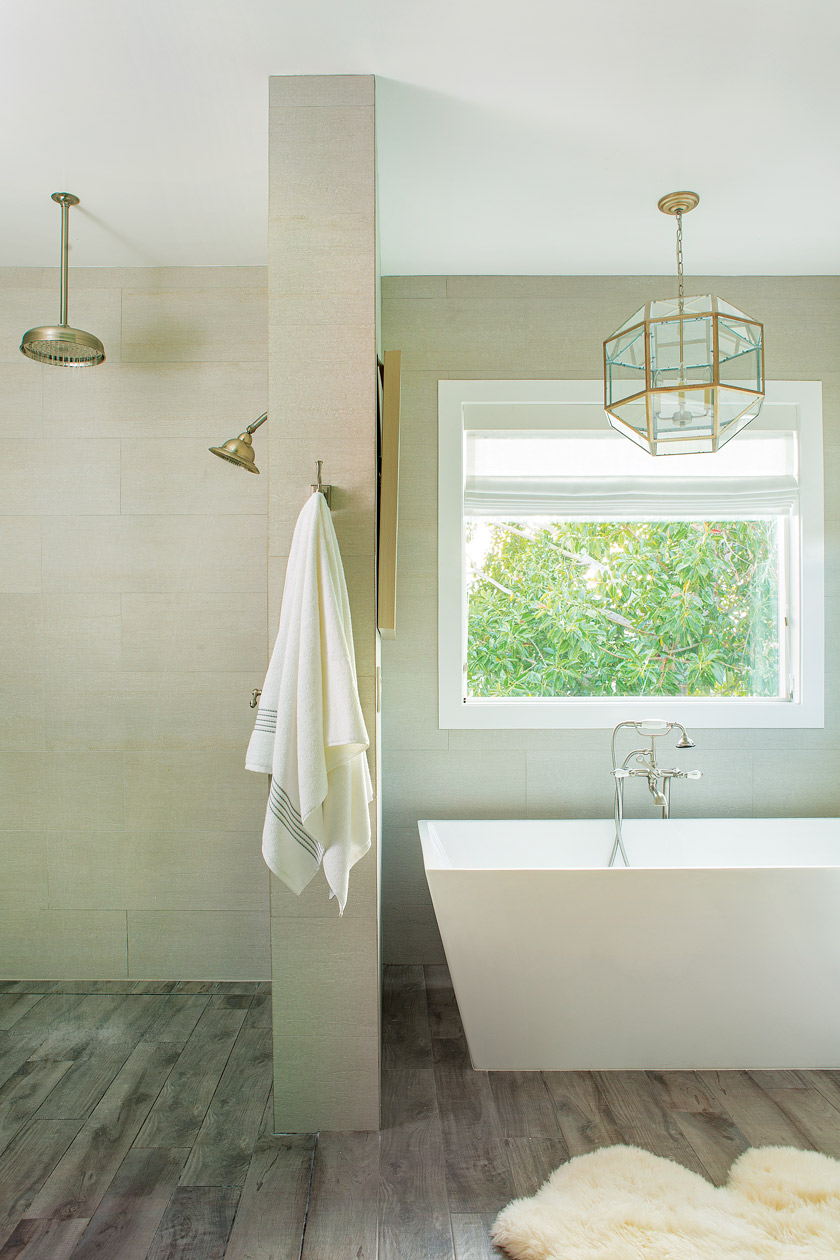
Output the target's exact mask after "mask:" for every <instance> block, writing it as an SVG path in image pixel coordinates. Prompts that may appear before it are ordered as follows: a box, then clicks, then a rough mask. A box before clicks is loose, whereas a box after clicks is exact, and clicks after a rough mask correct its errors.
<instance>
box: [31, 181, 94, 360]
mask: <svg viewBox="0 0 840 1260" xmlns="http://www.w3.org/2000/svg"><path fill="white" fill-rule="evenodd" d="M51 196H52V199H53V201H57V202H58V204H59V205H60V206H61V314H60V315H59V318H58V323H57V324H50V325H46V326H43V327H41V328H30V329H29V331H28V332H25V333H24V334H23V338H22V340H21V343H20V352H21V354H25V355H26V357H27V359H34V360H35V362H36V363H50V364H53V365H54V366H56V367H97V366H98V365H99V364H100V363H104V362H105V347H104V346H103V345H102V342H101V341H100V340H99V338H98V337H94V335H93V333H89V332H85V331H84V329H82V328H71V327H70V325H69V324H68V323H67V262H68V255H69V253H70V227H69V217H70V207H71V206H77V205H78V204H79V198H78V197H76V196H75V195H74V194H73V193H68V192H54V193H52V194H51Z"/></svg>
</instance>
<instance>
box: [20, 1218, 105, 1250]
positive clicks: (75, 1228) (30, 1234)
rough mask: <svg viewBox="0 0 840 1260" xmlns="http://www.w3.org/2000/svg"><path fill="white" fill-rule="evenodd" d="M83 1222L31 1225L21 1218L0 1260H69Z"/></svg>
mask: <svg viewBox="0 0 840 1260" xmlns="http://www.w3.org/2000/svg"><path fill="white" fill-rule="evenodd" d="M87 1224H88V1223H87V1221H84V1220H81V1221H80V1220H70V1221H53V1220H49V1219H47V1220H38V1221H33V1220H30V1219H28V1218H26V1217H25V1218H24V1219H23V1220H22V1221H20V1222H19V1224H18V1225H17V1227H16V1228H15V1230H14V1233H13V1234H12V1235H11V1236H10V1237H9V1239H8V1240H7V1242H6V1245H5V1246H4V1247H0V1260H70V1256H71V1255H72V1253H73V1250H74V1248H75V1246H76V1243H77V1242H78V1241H79V1239H80V1238H81V1236H82V1234H83V1233H84V1232H85V1229H86V1228H87Z"/></svg>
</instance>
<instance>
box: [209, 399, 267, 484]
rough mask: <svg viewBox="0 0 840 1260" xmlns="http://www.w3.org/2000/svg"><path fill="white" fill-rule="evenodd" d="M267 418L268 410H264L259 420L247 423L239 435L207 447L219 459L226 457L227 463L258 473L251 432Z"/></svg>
mask: <svg viewBox="0 0 840 1260" xmlns="http://www.w3.org/2000/svg"><path fill="white" fill-rule="evenodd" d="M267 419H268V412H267V411H264V412H263V414H262V415H261V416H260V418H259V420H255V421H254V423H253V424H249V425H248V428H247V429H246V430H245V432H244V433H240V434H239V437H235V438H231V439H230V441H228V442H225V444H224V446H211V447H208V449H209V450H210V451H212V452H213V454H214V455H218V457H219V459H226V460H227V461H228V463H229V464H236V466H237V468H244V469H246V471H247V472H252V473H259V471H260V470H259V468H257V465H256V461H255V459H254V447H253V444H252V442H251V434H252V433H253V432H254V430H255V429H258V428H259V427H260V425H261V424H265V422H266V420H267Z"/></svg>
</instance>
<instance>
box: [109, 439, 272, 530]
mask: <svg viewBox="0 0 840 1260" xmlns="http://www.w3.org/2000/svg"><path fill="white" fill-rule="evenodd" d="M253 419H254V420H256V419H257V417H256V416H254V417H253ZM228 423H230V424H232V423H233V420H230V421H229V422H228ZM250 423H251V421H250V420H243V421H242V423H241V429H244V428H245V426H246V424H250ZM238 431H241V430H238ZM219 432H220V436H218V437H217V438H215V439H214V440H213V441H212V445H213V446H220V445H221V444H222V443H223V442H226V441H227V440H228V438H230V437H235V436H236V434H235V433H234V432H233V429H231V431H230V433H228V434H227V437H222V436H221V431H219ZM257 441H259V439H258V438H257ZM120 446H121V448H122V479H121V504H122V507H121V511H122V513H123V514H124V515H126V516H128V515H131V514H132V513H133V514H135V515H144V516H177V515H195V516H207V515H212V514H213V513H214V512H216V511H218V509H219V506H220V505H221V504H224V509H225V510H224V518H225V519H226V518H227V517H229V516H233V515H238V514H245V515H249V514H250V515H252V516H253V515H254V514H255V513H260V514H262V513H264V512H265V510H266V490H267V482H266V478H265V477H264V476H259V475H256V476H255V475H254V474H253V473H248V472H246V471H245V469H242V468H235V467H234V466H233V465H232V464H228V463H227V462H226V461H224V460H221V459H205V458H204V456H205V454H206V453H207V452H206V450H205V449H204V448H202V447H198V445H197V443H196V441H195V439H194V438H182V437H170V438H128V439H126V440H125V441H123V442H121V443H120ZM257 453H258V454H259V453H260V452H257ZM257 467H259V461H258V463H257ZM231 474H237V475H235V476H232V475H231Z"/></svg>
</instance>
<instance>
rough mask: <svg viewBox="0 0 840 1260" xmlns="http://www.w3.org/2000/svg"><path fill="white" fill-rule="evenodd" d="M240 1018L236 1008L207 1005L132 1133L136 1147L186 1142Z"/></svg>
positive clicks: (194, 1132) (194, 1131)
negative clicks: (137, 1130)
mask: <svg viewBox="0 0 840 1260" xmlns="http://www.w3.org/2000/svg"><path fill="white" fill-rule="evenodd" d="M244 1018H245V1012H244V1011H242V1010H232V1009H229V1008H227V1007H217V1006H209V1005H208V1006H207V1008H206V1009H205V1011H204V1013H203V1014H202V1016H201V1018H200V1019H199V1021H198V1023H197V1024H196V1026H195V1029H194V1031H193V1033H192V1036H191V1037H190V1039H189V1040H188V1041H187V1043H186V1045H185V1046H184V1048H183V1050H182V1051H181V1054H180V1056H179V1058H178V1062H177V1063H176V1065H175V1068H174V1069H173V1071H172V1073H171V1075H170V1076H169V1078H168V1079H167V1081H166V1084H165V1086H164V1088H163V1089H162V1090H161V1094H160V1097H159V1098H158V1099H157V1101H156V1102H155V1105H154V1107H153V1108H152V1110H151V1112H150V1113H149V1117H148V1119H147V1121H146V1123H145V1124H144V1125H143V1128H142V1129H141V1131H140V1134H139V1135H138V1138H137V1145H138V1146H173V1147H179V1148H180V1147H191V1146H192V1144H193V1142H194V1141H195V1139H196V1135H197V1134H198V1131H199V1129H200V1128H201V1122H202V1120H203V1119H204V1113H205V1112H206V1111H207V1108H208V1106H209V1105H210V1099H211V1098H212V1097H213V1094H214V1093H215V1092H216V1086H217V1085H218V1083H219V1078H220V1077H221V1075H222V1072H223V1071H224V1068H225V1064H226V1063H227V1061H228V1057H229V1055H230V1052H231V1050H232V1049H233V1046H234V1042H235V1041H236V1038H237V1036H238V1035H239V1031H240V1029H241V1027H242V1021H243V1020H244ZM148 1044H149V1045H156V1046H163V1045H164V1044H166V1043H161V1042H149V1043H148Z"/></svg>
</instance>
